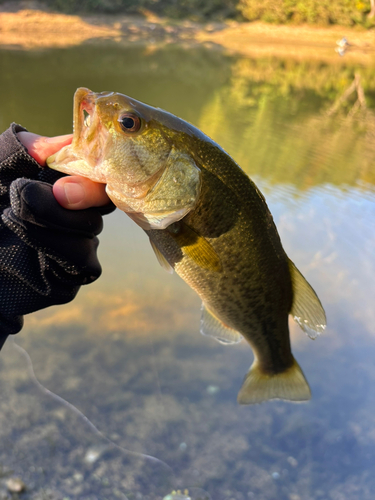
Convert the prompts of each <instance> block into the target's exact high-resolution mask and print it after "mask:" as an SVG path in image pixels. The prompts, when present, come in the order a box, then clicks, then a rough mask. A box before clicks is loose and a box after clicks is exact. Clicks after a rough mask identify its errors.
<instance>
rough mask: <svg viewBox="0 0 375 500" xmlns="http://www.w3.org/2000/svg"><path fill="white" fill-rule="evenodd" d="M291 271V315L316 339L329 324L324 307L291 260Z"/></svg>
mask: <svg viewBox="0 0 375 500" xmlns="http://www.w3.org/2000/svg"><path fill="white" fill-rule="evenodd" d="M289 270H290V276H291V279H292V286H293V305H292V309H291V311H290V314H291V315H292V316H293V318H294V319H295V321H296V322H297V323H298V324H299V326H300V327H301V328H302V330H303V331H304V332H306V333H307V335H308V336H309V337H310V338H312V339H315V338H316V337H317V336H318V335H319V334H320V333H322V332H323V331H324V330H325V328H326V324H327V319H326V315H325V312H324V309H323V306H322V304H321V302H320V300H319V299H318V296H317V295H316V293H315V292H314V290H313V288H312V287H311V286H310V285H309V284H308V282H307V281H306V280H305V278H304V277H303V276H302V274H301V273H300V272H299V271H298V269H297V268H296V266H295V265H294V264H293V262H292V261H291V260H289Z"/></svg>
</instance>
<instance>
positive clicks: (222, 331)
mask: <svg viewBox="0 0 375 500" xmlns="http://www.w3.org/2000/svg"><path fill="white" fill-rule="evenodd" d="M200 331H201V334H202V335H207V336H208V337H213V338H214V339H215V340H217V341H218V342H220V344H224V345H229V344H238V342H241V340H242V339H243V337H242V335H241V334H240V333H238V332H237V331H236V330H233V329H232V328H230V327H229V326H226V325H224V323H223V322H222V321H220V320H219V319H218V318H217V317H216V316H215V315H214V314H213V313H212V312H211V311H209V310H208V309H207V307H206V306H205V305H204V304H202V317H201V329H200Z"/></svg>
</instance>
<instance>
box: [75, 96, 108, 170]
mask: <svg viewBox="0 0 375 500" xmlns="http://www.w3.org/2000/svg"><path fill="white" fill-rule="evenodd" d="M112 94H113V92H99V93H98V92H92V91H91V90H90V89H88V88H86V87H80V88H78V89H77V90H76V92H75V94H74V106H73V108H74V109H73V141H72V148H73V150H74V149H76V150H78V149H81V150H84V151H85V152H86V155H87V157H86V160H87V161H88V163H89V164H91V165H92V166H95V165H96V164H97V163H98V162H99V160H100V158H101V156H102V154H103V148H104V145H105V137H103V134H104V135H106V134H105V131H104V130H103V126H102V123H101V120H100V117H99V113H98V112H97V106H96V103H97V100H98V99H99V98H101V97H108V96H110V95H112Z"/></svg>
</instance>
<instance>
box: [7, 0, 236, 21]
mask: <svg viewBox="0 0 375 500" xmlns="http://www.w3.org/2000/svg"><path fill="white" fill-rule="evenodd" d="M0 3H1V0H0ZM44 3H45V4H46V5H47V6H49V7H51V8H53V9H57V10H60V11H62V12H67V13H75V12H92V13H116V12H123V13H136V12H141V11H142V10H143V9H147V10H150V11H152V12H155V13H156V14H159V15H163V16H167V17H171V18H196V19H208V18H215V19H226V18H230V17H234V16H237V15H238V11H237V9H236V6H237V3H238V0H178V1H177V0H45V1H44Z"/></svg>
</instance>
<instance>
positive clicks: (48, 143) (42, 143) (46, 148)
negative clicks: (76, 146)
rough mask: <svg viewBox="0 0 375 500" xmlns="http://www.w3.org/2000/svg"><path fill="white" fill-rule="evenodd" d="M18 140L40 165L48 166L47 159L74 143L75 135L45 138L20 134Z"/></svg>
mask: <svg viewBox="0 0 375 500" xmlns="http://www.w3.org/2000/svg"><path fill="white" fill-rule="evenodd" d="M17 137H18V139H19V140H20V141H21V142H22V144H23V145H24V146H25V147H26V149H27V151H28V153H29V155H30V156H32V157H33V158H34V159H35V160H36V161H37V162H38V163H39V164H40V165H42V166H44V165H45V164H46V159H47V158H48V157H49V156H51V155H53V154H54V153H56V152H57V151H59V150H60V149H61V148H63V147H64V146H67V145H68V144H70V143H71V142H72V138H73V135H72V134H68V135H59V136H57V137H44V136H42V135H38V134H33V133H31V132H18V133H17Z"/></svg>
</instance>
